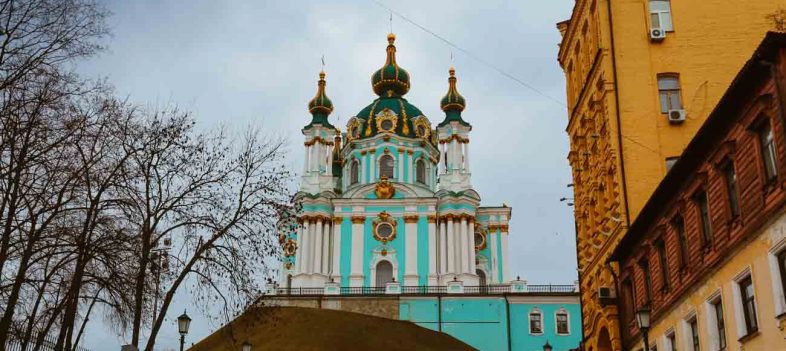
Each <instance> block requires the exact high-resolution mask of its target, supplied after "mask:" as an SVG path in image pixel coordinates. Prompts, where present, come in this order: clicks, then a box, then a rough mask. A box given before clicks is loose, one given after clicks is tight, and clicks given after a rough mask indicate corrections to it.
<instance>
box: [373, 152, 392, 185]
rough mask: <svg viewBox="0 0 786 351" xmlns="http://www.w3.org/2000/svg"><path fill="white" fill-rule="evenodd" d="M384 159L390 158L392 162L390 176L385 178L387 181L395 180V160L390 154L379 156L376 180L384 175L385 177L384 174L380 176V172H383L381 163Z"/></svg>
mask: <svg viewBox="0 0 786 351" xmlns="http://www.w3.org/2000/svg"><path fill="white" fill-rule="evenodd" d="M386 157H390V159H391V160H392V161H393V164H392V165H391V166H390V172H391V174H390V176H387V178H388V179H396V178H397V177H396V173H397V172H396V158H395V157H393V155H391V154H387V153H383V154H382V155H381V156H379V158H378V159H377V179H382V176H384V175H385V174H382V170H383V168H382V162H383V160H384V159H385V158H386Z"/></svg>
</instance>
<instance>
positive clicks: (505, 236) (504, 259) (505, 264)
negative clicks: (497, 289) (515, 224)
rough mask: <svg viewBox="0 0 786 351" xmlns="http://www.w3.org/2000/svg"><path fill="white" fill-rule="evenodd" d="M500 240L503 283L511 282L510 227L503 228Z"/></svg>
mask: <svg viewBox="0 0 786 351" xmlns="http://www.w3.org/2000/svg"><path fill="white" fill-rule="evenodd" d="M500 237H501V238H500V239H501V240H502V252H501V254H502V281H503V282H506V283H507V282H509V281H510V275H509V273H508V226H507V225H506V226H504V227H502V232H501V233H500Z"/></svg>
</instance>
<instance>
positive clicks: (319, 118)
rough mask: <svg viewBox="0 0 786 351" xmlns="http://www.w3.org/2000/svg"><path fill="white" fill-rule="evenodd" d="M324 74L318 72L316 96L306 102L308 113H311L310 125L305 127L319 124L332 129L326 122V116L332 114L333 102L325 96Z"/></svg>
mask: <svg viewBox="0 0 786 351" xmlns="http://www.w3.org/2000/svg"><path fill="white" fill-rule="evenodd" d="M325 85H326V83H325V72H324V71H322V72H319V81H318V83H317V95H316V96H314V98H313V99H311V101H309V102H308V112H310V113H311V116H313V117H312V118H311V123H309V124H308V125H307V126H306V127H310V126H311V125H314V124H321V125H323V126H325V127H329V128H334V127H333V125H331V124H330V122H328V115H330V113H331V112H333V102H332V101H330V99H329V98H328V97H327V95H325Z"/></svg>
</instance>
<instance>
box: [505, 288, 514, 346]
mask: <svg viewBox="0 0 786 351" xmlns="http://www.w3.org/2000/svg"><path fill="white" fill-rule="evenodd" d="M504 296H505V317H506V318H507V319H508V351H511V350H513V348H512V345H511V341H510V301H508V294H507V293H506V294H504Z"/></svg>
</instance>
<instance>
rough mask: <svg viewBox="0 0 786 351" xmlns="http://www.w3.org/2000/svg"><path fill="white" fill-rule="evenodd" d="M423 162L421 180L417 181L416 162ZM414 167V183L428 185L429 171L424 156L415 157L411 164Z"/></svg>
mask: <svg viewBox="0 0 786 351" xmlns="http://www.w3.org/2000/svg"><path fill="white" fill-rule="evenodd" d="M421 161H422V162H423V182H422V183H421V182H419V181H418V162H421ZM412 167H414V168H415V172H413V173H414V174H415V179H413V180H412V182H413V183H415V184H420V185H423V186H428V184H429V171H428V162H426V158H425V157H424V156H421V157H418V158H417V159H415V163H414V164H413V165H412Z"/></svg>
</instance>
